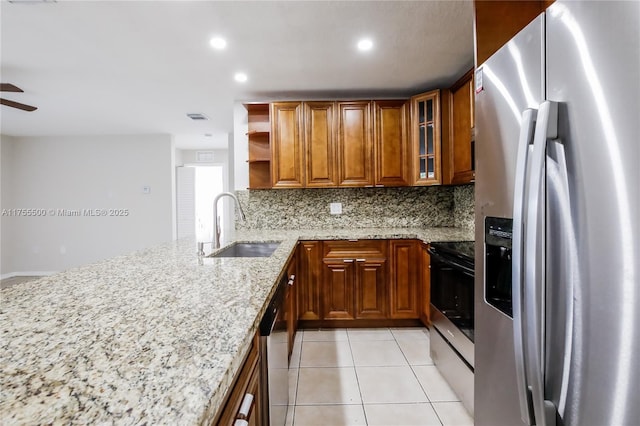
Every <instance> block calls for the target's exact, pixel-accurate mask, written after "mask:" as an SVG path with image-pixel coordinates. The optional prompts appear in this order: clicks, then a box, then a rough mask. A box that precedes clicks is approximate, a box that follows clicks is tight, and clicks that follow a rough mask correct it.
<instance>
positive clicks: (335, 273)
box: [296, 240, 423, 327]
mask: <svg viewBox="0 0 640 426" xmlns="http://www.w3.org/2000/svg"><path fill="white" fill-rule="evenodd" d="M420 249H421V243H420V241H417V240H353V241H352V240H335V241H334V240H331V241H303V242H301V243H300V246H299V248H298V261H299V274H298V276H299V281H298V282H297V284H296V285H297V292H298V293H297V294H298V313H299V317H298V319H299V322H300V326H301V327H351V326H354V327H357V326H367V327H368V326H376V325H381V326H383V325H385V324H386V325H393V324H398V325H408V324H410V323H412V322H413V323H415V324H418V323H419V321H418V320H421V319H423V316H422V315H421V311H422V293H423V280H422V277H423V275H422V272H421V263H422V256H421V251H420ZM394 321H395V322H394ZM401 321H405V322H401ZM407 321H408V322H407Z"/></svg>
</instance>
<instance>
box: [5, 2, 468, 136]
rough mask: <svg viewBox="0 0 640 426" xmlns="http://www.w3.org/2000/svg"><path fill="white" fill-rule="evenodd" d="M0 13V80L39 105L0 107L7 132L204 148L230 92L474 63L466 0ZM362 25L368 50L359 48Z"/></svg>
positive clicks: (333, 92)
mask: <svg viewBox="0 0 640 426" xmlns="http://www.w3.org/2000/svg"><path fill="white" fill-rule="evenodd" d="M1 13H2V15H1V22H0V23H1V36H2V39H1V47H2V50H1V51H0V60H1V77H0V79H1V80H2V82H4V83H12V84H15V85H17V86H19V87H21V88H22V89H24V91H25V93H3V94H2V96H3V97H5V98H7V99H11V100H15V101H18V102H23V103H26V104H30V105H34V106H37V107H38V110H37V111H35V112H30V113H29V112H23V111H19V110H14V109H12V108H8V107H5V106H2V107H1V114H2V115H1V118H0V120H1V121H0V125H1V127H0V131H1V133H2V134H7V135H14V136H35V135H90V134H141V133H169V134H173V135H179V137H178V140H185V141H187V140H188V141H191V142H190V143H191V144H192V145H193V147H204V146H205V145H206V146H210V147H213V146H211V145H207V144H208V143H210V141H211V140H216V141H218V140H219V141H226V138H225V137H224V134H225V133H229V132H232V130H233V103H234V102H237V101H262V100H274V99H330V98H371V97H398V96H409V95H411V94H415V93H418V92H420V91H423V90H425V89H432V88H436V87H445V86H446V85H448V84H450V83H452V82H453V81H455V80H456V79H457V77H459V76H460V75H462V74H463V73H464V72H465V71H467V70H468V69H469V68H471V66H472V64H473V23H472V17H473V6H472V3H471V0H465V1H442V2H440V1H377V2H375V1H314V2H310V1H296V2H294V1H256V2H245V1H227V2H222V1H99V2H98V1H61V0H59V1H58V2H55V3H18V2H8V1H6V0H2V3H1ZM214 35H221V36H223V37H224V38H226V40H227V48H226V49H225V50H223V51H215V50H213V49H212V48H211V47H210V46H209V39H210V38H211V37H212V36H214ZM363 36H368V37H371V38H372V39H373V41H374V44H375V45H374V49H373V50H372V51H370V52H367V53H361V52H358V51H357V49H356V47H355V45H356V43H357V41H358V39H360V38H361V37H363ZM237 71H244V72H246V73H247V74H248V76H249V80H248V81H247V82H246V83H244V84H239V83H236V82H235V81H234V80H233V75H234V73H235V72H237ZM191 112H197V113H203V114H205V115H206V116H208V117H209V120H208V121H198V122H196V121H192V120H191V119H189V118H187V117H186V115H185V114H186V113H191ZM207 133H208V134H212V135H214V137H205V136H204V134H207ZM196 140H197V141H200V142H195V141H196Z"/></svg>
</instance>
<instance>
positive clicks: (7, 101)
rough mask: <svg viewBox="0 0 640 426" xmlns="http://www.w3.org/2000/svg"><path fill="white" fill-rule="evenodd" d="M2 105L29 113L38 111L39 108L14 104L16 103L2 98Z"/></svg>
mask: <svg viewBox="0 0 640 426" xmlns="http://www.w3.org/2000/svg"><path fill="white" fill-rule="evenodd" d="M0 104H2V105H6V106H8V107H12V108H18V109H21V110H23V111H29V112H31V111H35V110H37V109H38V108H36V107H34V106H31V105H26V104H21V103H20V102H14V101H10V100H8V99H3V98H0Z"/></svg>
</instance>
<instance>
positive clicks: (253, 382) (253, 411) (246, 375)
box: [211, 333, 266, 426]
mask: <svg viewBox="0 0 640 426" xmlns="http://www.w3.org/2000/svg"><path fill="white" fill-rule="evenodd" d="M259 339H260V337H259V336H258V334H257V333H256V336H255V337H254V338H253V340H252V342H251V347H250V348H249V353H248V354H247V356H246V358H245V360H244V363H243V364H242V367H241V368H240V370H239V371H238V374H237V375H236V377H235V378H234V381H233V385H232V387H231V388H230V389H229V391H228V392H227V397H226V400H225V403H224V405H223V408H222V410H221V411H220V412H219V413H218V416H217V417H216V419H215V420H214V421H213V423H211V424H212V425H217V426H232V425H233V424H234V423H235V421H236V420H238V419H241V420H246V421H247V422H248V423H249V425H250V426H258V425H262V424H263V421H265V420H266V419H264V416H263V411H262V397H263V394H262V381H261V375H260V373H261V371H260V351H259ZM250 399H252V401H253V402H252V403H251V404H250V405H249V404H246V405H248V410H247V411H244V410H243V409H241V408H242V405H243V401H249V400H250Z"/></svg>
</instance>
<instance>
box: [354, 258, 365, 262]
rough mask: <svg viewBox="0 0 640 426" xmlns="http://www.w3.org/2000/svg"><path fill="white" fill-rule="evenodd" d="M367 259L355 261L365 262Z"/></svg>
mask: <svg viewBox="0 0 640 426" xmlns="http://www.w3.org/2000/svg"><path fill="white" fill-rule="evenodd" d="M366 261H367V259H356V262H366Z"/></svg>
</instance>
